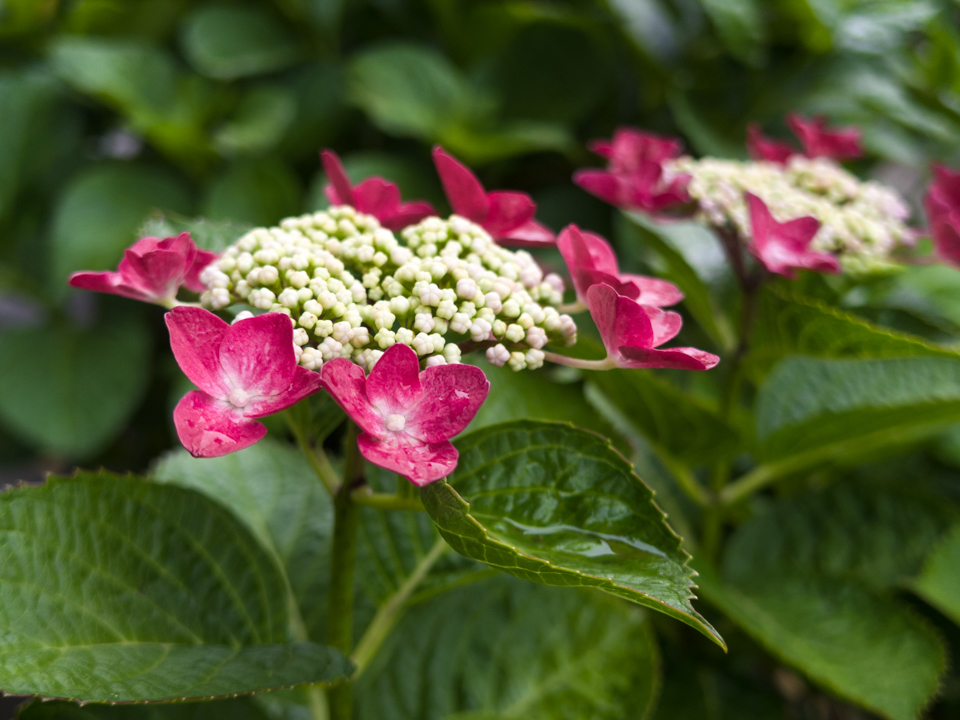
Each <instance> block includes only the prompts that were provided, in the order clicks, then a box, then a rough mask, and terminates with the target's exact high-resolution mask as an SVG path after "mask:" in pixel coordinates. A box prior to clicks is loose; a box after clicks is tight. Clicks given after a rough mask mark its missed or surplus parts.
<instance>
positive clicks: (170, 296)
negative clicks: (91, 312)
mask: <svg viewBox="0 0 960 720" xmlns="http://www.w3.org/2000/svg"><path fill="white" fill-rule="evenodd" d="M217 257H218V256H217V254H216V253H212V252H208V251H206V250H200V249H198V248H197V246H196V244H195V243H194V242H193V240H191V239H190V233H182V234H180V235H179V236H178V237H175V238H166V239H164V240H161V239H160V238H156V237H145V238H141V239H139V240H137V242H135V243H134V244H133V245H131V246H130V247H129V248H127V249H126V250H125V251H124V253H123V260H121V261H120V266H119V267H118V268H117V272H89V271H83V272H76V273H74V274H73V275H71V276H70V285H71V286H73V287H75V288H81V289H83V290H93V291H94V292H102V293H110V294H112V295H121V296H123V297H126V298H132V299H133V300H143V301H145V302H151V303H157V304H158V305H170V304H172V303H173V301H174V300H175V299H176V297H177V290H179V289H180V286H181V285H183V286H185V287H186V288H187V289H188V290H190V291H191V292H203V291H204V290H206V287H205V286H204V284H203V283H202V282H200V272H201V271H202V270H203V269H204V268H205V267H207V265H209V264H210V263H212V262H213V261H214V260H216V259H217Z"/></svg>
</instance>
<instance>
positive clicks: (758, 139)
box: [747, 123, 797, 165]
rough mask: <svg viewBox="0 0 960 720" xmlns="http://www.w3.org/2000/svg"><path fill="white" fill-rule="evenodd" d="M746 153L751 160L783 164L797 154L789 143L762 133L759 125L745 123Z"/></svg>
mask: <svg viewBox="0 0 960 720" xmlns="http://www.w3.org/2000/svg"><path fill="white" fill-rule="evenodd" d="M747 153H748V154H749V155H750V157H751V158H752V159H753V160H766V161H767V162H775V163H777V164H778V165H783V164H785V163H786V162H787V160H789V159H790V158H791V157H792V156H793V155H796V154H797V151H796V150H794V148H793V146H792V145H791V144H790V143H786V142H781V141H779V140H772V139H771V138H768V137H767V136H766V135H764V134H763V131H762V130H761V128H760V125H758V124H757V123H750V124H749V125H747Z"/></svg>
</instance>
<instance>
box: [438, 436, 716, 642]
mask: <svg viewBox="0 0 960 720" xmlns="http://www.w3.org/2000/svg"><path fill="white" fill-rule="evenodd" d="M456 446H457V449H458V450H459V451H460V460H459V464H458V465H457V469H456V471H455V472H454V474H453V475H451V476H450V478H449V483H448V482H446V481H440V482H436V483H433V484H432V485H428V486H426V487H425V488H423V489H422V490H421V498H422V499H423V503H424V506H425V507H426V508H427V512H428V513H429V514H430V517H431V518H433V521H434V522H435V523H437V527H438V528H439V529H440V534H441V535H442V536H443V538H444V539H445V540H446V541H447V542H448V543H449V544H450V546H451V547H452V548H453V549H454V550H456V551H457V552H459V553H460V554H462V555H466V556H467V557H470V558H473V559H474V560H479V561H480V562H484V563H486V564H488V565H491V566H493V567H496V568H499V569H501V570H504V571H506V572H509V573H511V574H513V575H516V576H517V577H520V578H523V579H525V580H530V581H532V582H538V583H543V584H545V585H557V586H561V587H578V586H583V587H597V588H600V589H601V590H604V591H606V592H609V593H611V594H613V595H617V596H619V597H623V598H626V599H627V600H630V601H632V602H635V603H639V604H641V605H646V606H648V607H652V608H654V609H656V610H659V611H660V612H663V613H666V614H667V615H670V616H671V617H674V618H676V619H678V620H680V621H682V622H685V623H687V624H688V625H690V626H692V627H694V628H696V629H698V630H700V631H701V632H702V633H704V634H705V635H707V636H708V637H710V638H711V639H713V640H714V641H715V642H717V643H718V644H720V645H722V644H723V640H722V639H721V638H720V636H719V635H717V633H716V631H715V630H714V629H713V628H712V627H710V625H709V624H708V623H707V622H706V620H704V619H703V618H702V617H701V616H700V614H699V613H698V612H697V611H696V610H694V609H693V607H692V606H691V605H690V600H691V599H692V598H693V597H694V596H693V593H692V591H691V588H692V587H693V579H692V578H693V573H692V572H691V571H690V570H689V569H688V568H687V560H688V559H689V556H688V555H687V554H686V552H684V551H683V550H682V549H681V547H680V538H679V537H677V535H676V534H675V533H674V532H673V530H671V529H670V527H669V526H668V525H667V523H666V520H665V518H664V515H663V513H662V512H661V511H660V509H659V508H658V507H657V506H656V505H655V504H654V502H653V493H652V492H651V491H650V489H649V488H647V486H646V485H644V484H643V481H642V480H640V478H638V477H637V476H636V475H634V474H633V472H632V469H631V467H630V465H629V463H627V461H626V460H624V459H623V457H622V456H621V455H620V454H619V453H617V452H616V451H615V450H613V449H612V448H611V447H610V442H609V441H608V440H606V439H604V438H602V437H600V436H599V435H595V434H593V433H590V432H587V431H585V430H580V429H578V428H574V427H572V426H570V425H565V424H559V423H544V422H532V421H519V422H512V423H504V424H502V425H494V426H491V427H488V428H484V429H482V430H478V431H476V432H473V433H470V434H469V435H467V436H465V437H463V438H461V439H460V440H458V441H457V443H456Z"/></svg>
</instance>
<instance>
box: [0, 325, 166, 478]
mask: <svg viewBox="0 0 960 720" xmlns="http://www.w3.org/2000/svg"><path fill="white" fill-rule="evenodd" d="M51 337H55V338H56V345H57V348H58V351H57V352H42V351H40V350H39V349H40V348H44V347H45V346H47V345H48V344H49V342H50V338H51ZM149 355H150V339H149V336H148V335H147V332H146V329H145V328H144V327H143V325H142V324H141V323H140V322H138V321H137V319H136V318H133V317H127V318H110V319H109V322H103V323H102V324H99V325H95V326H93V327H90V328H87V329H84V330H77V329H74V328H70V327H64V326H59V325H55V326H53V327H44V328H26V329H18V330H7V331H6V332H4V333H3V334H2V335H0V367H3V372H0V418H2V419H3V423H4V424H5V425H6V426H7V427H9V428H10V429H11V430H13V431H14V432H15V433H16V434H17V435H19V436H20V437H22V438H23V439H24V440H26V441H27V442H29V443H31V444H32V445H35V446H37V447H39V448H43V449H44V450H46V451H47V452H52V453H56V454H58V455H61V456H63V457H66V458H76V459H80V458H83V457H89V456H90V455H92V454H94V453H95V452H97V450H99V449H101V448H103V446H104V445H105V444H106V443H108V442H109V441H110V440H111V439H112V438H113V437H114V436H115V435H116V434H117V433H118V432H119V431H120V430H121V428H122V427H123V425H124V423H125V422H126V421H127V419H128V418H129V417H130V414H131V413H132V412H133V411H134V409H135V408H136V406H137V403H138V402H139V400H140V398H141V396H142V394H143V391H144V384H145V383H146V381H147V378H148V370H149Z"/></svg>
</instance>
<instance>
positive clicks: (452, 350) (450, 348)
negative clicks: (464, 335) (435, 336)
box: [443, 343, 460, 365]
mask: <svg viewBox="0 0 960 720" xmlns="http://www.w3.org/2000/svg"><path fill="white" fill-rule="evenodd" d="M443 357H444V359H445V360H446V361H447V364H449V365H456V364H457V363H459V362H460V346H459V345H457V344H456V343H447V344H446V345H444V346H443Z"/></svg>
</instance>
